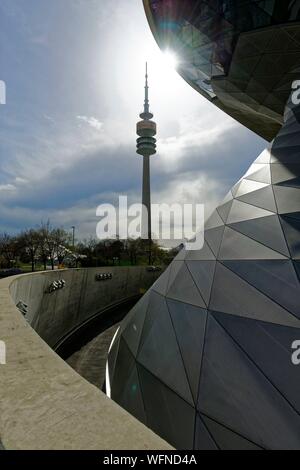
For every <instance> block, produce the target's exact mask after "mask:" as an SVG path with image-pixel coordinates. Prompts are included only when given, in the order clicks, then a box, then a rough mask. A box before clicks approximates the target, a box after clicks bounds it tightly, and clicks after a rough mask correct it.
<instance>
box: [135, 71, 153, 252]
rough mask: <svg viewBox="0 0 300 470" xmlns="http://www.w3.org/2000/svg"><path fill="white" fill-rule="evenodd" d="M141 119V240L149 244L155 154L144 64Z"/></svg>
mask: <svg viewBox="0 0 300 470" xmlns="http://www.w3.org/2000/svg"><path fill="white" fill-rule="evenodd" d="M140 118H141V119H142V120H141V121H139V122H138V123H137V135H138V136H139V138H138V139H137V153H138V154H139V155H141V156H142V157H143V191H142V203H143V211H142V227H141V234H142V238H143V239H148V240H149V241H150V243H151V236H152V234H151V190H150V157H151V156H152V155H155V154H156V139H155V135H156V123H155V122H154V121H152V118H153V114H152V113H151V112H150V110H149V86H148V67H147V64H146V82H145V102H144V111H143V112H142V113H141V114H140Z"/></svg>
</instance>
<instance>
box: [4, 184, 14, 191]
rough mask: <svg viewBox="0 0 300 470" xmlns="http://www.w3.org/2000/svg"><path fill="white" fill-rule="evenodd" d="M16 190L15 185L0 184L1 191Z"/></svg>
mask: <svg viewBox="0 0 300 470" xmlns="http://www.w3.org/2000/svg"><path fill="white" fill-rule="evenodd" d="M15 189H16V187H15V186H14V185H13V184H0V191H15Z"/></svg>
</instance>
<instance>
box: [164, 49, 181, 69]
mask: <svg viewBox="0 0 300 470" xmlns="http://www.w3.org/2000/svg"><path fill="white" fill-rule="evenodd" d="M162 60H163V61H164V62H165V64H166V65H167V66H168V67H170V68H171V69H173V70H176V68H177V67H178V65H179V60H178V57H177V55H176V54H175V52H173V51H169V50H167V51H164V52H163V57H162Z"/></svg>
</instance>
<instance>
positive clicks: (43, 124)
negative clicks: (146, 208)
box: [0, 0, 267, 240]
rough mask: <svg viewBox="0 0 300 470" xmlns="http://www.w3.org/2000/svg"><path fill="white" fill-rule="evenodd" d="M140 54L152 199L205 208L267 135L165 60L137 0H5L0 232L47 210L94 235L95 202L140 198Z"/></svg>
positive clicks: (56, 220) (0, 10)
mask: <svg viewBox="0 0 300 470" xmlns="http://www.w3.org/2000/svg"><path fill="white" fill-rule="evenodd" d="M146 60H147V61H148V63H149V84H150V105H151V110H152V112H153V113H154V119H155V121H156V122H157V126H158V136H157V138H158V152H157V155H155V156H154V157H152V159H151V182H152V201H153V202H154V203H167V204H172V203H175V202H179V203H197V204H201V203H202V204H205V210H206V214H207V215H208V214H209V213H210V212H211V211H212V210H213V209H214V208H215V207H216V206H217V205H218V203H219V202H220V201H221V200H222V198H223V197H224V196H225V194H226V193H227V192H228V191H229V189H230V187H231V186H232V185H233V184H234V183H235V182H236V181H237V180H238V179H239V178H240V177H241V176H242V174H243V173H244V172H245V171H246V170H247V168H248V167H249V166H250V164H251V163H252V162H253V160H254V159H255V158H256V157H257V156H258V155H259V154H260V152H261V151H262V150H263V149H264V148H265V147H266V145H267V143H266V142H265V141H263V140H262V139H261V138H259V137H258V136H256V135H255V134H253V133H252V132H251V131H249V130H247V129H246V128H245V127H243V126H241V125H240V124H238V123H237V122H236V121H234V120H233V119H232V118H230V117H229V116H227V115H226V114H224V113H223V112H222V111H220V110H218V109H217V108H215V107H214V105H213V104H211V103H209V102H208V101H207V100H205V98H203V97H202V96H200V95H199V94H198V93H197V92H196V91H195V90H193V89H192V88H191V87H190V86H189V85H188V84H187V83H186V82H185V81H184V80H183V79H182V78H181V77H180V76H179V75H178V74H177V73H176V71H175V70H173V69H172V68H171V67H170V66H168V65H167V64H166V61H165V60H164V57H163V55H162V52H161V51H160V50H159V48H158V46H157V45H156V42H155V40H154V38H153V36H152V33H151V31H150V28H149V26H148V23H147V20H146V17H145V13H144V10H143V5H142V0H114V1H111V0H1V2H0V80H3V81H5V83H6V89H7V96H6V105H0V232H3V231H8V232H12V233H15V232H18V231H20V230H22V229H26V228H29V227H34V226H36V225H38V224H40V223H41V222H42V221H44V222H45V221H47V220H48V219H50V221H51V223H52V224H53V225H58V226H63V227H64V228H65V229H66V230H71V226H73V225H75V226H76V238H77V239H78V240H79V239H84V238H89V237H95V236H96V226H97V223H98V222H99V218H98V217H97V216H96V209H97V206H98V205H100V204H103V203H112V204H116V203H117V201H118V197H119V195H127V196H128V197H129V201H130V202H132V203H137V202H140V200H141V176H142V158H141V157H140V156H138V155H137V154H136V153H135V150H136V122H137V121H138V119H139V117H138V115H139V113H140V112H141V110H142V105H143V95H144V88H143V87H144V73H145V72H144V68H145V62H146Z"/></svg>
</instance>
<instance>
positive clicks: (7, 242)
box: [0, 233, 19, 268]
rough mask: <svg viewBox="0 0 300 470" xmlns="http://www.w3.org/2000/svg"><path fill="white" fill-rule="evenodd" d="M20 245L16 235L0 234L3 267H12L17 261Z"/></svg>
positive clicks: (0, 252)
mask: <svg viewBox="0 0 300 470" xmlns="http://www.w3.org/2000/svg"><path fill="white" fill-rule="evenodd" d="M18 250H19V246H18V243H17V239H16V237H13V236H11V235H8V234H7V233H2V234H0V255H1V257H2V260H3V261H2V267H4V268H11V266H12V264H13V263H14V262H15V261H16V257H17V253H18Z"/></svg>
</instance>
